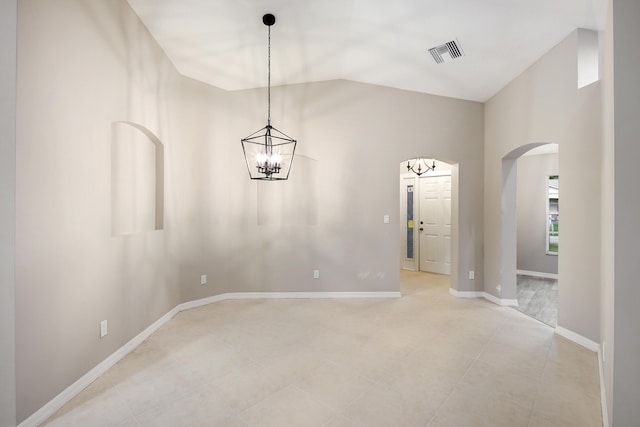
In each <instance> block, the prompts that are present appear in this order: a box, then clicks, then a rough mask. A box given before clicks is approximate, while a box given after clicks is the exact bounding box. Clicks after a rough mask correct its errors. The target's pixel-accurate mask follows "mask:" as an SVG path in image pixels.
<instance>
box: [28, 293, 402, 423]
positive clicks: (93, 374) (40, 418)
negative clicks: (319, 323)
mask: <svg viewBox="0 0 640 427" xmlns="http://www.w3.org/2000/svg"><path fill="white" fill-rule="evenodd" d="M400 296H401V294H400V292H236V293H227V294H221V295H215V296H212V297H207V298H202V299H199V300H194V301H189V302H185V303H182V304H178V305H177V306H176V307H174V308H173V309H171V310H170V311H169V312H168V313H167V314H165V315H164V316H162V317H161V318H160V319H158V320H156V321H155V322H153V324H151V325H150V326H149V327H147V328H146V329H145V330H143V331H142V332H140V333H139V334H138V335H136V336H135V337H134V338H133V339H131V341H129V342H127V343H126V344H125V345H123V346H122V347H120V348H119V349H118V350H116V351H115V352H114V353H112V354H111V355H110V356H109V357H107V358H106V359H104V360H103V361H102V362H100V363H99V364H98V365H97V366H96V367H94V368H93V369H91V370H90V371H89V372H87V373H86V374H84V375H83V376H82V377H80V379H78V380H77V381H76V382H74V383H73V384H71V385H70V386H69V387H67V388H66V389H65V390H64V391H62V393H60V394H58V395H57V396H56V397H54V398H53V399H51V400H50V401H49V402H48V403H46V404H45V405H44V406H43V407H42V408H40V409H38V410H37V411H36V412H35V413H33V414H32V415H31V416H30V417H29V418H27V419H26V420H24V421H23V422H21V423H20V424H19V425H18V426H17V427H37V426H38V425H39V424H41V423H43V422H44V421H45V420H46V419H47V418H49V417H50V416H51V415H53V414H54V413H55V412H56V411H57V410H58V409H60V408H62V407H63V406H64V405H65V404H67V403H68V402H69V401H70V400H71V399H73V398H74V397H76V396H77V395H78V394H79V393H80V392H81V391H82V390H84V389H85V388H86V387H88V386H89V384H91V383H92V382H94V381H95V380H97V379H98V377H100V375H102V374H104V373H105V372H106V371H107V370H109V368H111V367H113V366H114V365H115V364H116V363H118V362H119V361H120V360H122V359H123V358H124V357H125V356H126V355H127V354H129V353H131V352H132V351H133V350H134V349H135V348H136V347H138V346H139V345H140V344H142V342H143V341H144V340H146V339H147V338H149V337H150V336H151V335H152V334H153V333H154V332H156V331H157V330H158V329H160V328H161V327H162V326H163V325H164V324H165V323H167V322H168V321H169V320H171V318H172V317H173V316H175V315H176V314H178V313H179V312H181V311H185V310H190V309H192V308H196V307H200V306H203V305H207V304H211V303H214V302H220V301H224V300H233V299H285V298H298V299H304V298H308V299H319V298H326V299H330V298H399V297H400Z"/></svg>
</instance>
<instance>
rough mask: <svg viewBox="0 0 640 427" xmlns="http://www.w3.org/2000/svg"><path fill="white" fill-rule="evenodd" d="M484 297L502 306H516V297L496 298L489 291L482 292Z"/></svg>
mask: <svg viewBox="0 0 640 427" xmlns="http://www.w3.org/2000/svg"><path fill="white" fill-rule="evenodd" d="M484 299H486V300H488V301H491V302H492V303H494V304H498V305H501V306H503V307H518V300H517V299H504V298H498V297H496V296H495V295H491V294H490V293H489V292H484Z"/></svg>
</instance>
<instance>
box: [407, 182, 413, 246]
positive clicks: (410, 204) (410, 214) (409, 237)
mask: <svg viewBox="0 0 640 427" xmlns="http://www.w3.org/2000/svg"><path fill="white" fill-rule="evenodd" d="M406 257H407V259H413V185H407V251H406Z"/></svg>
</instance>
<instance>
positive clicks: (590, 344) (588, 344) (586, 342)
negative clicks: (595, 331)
mask: <svg viewBox="0 0 640 427" xmlns="http://www.w3.org/2000/svg"><path fill="white" fill-rule="evenodd" d="M556 334H558V335H560V336H562V337H565V338H566V339H568V340H570V341H573V342H574V343H576V344H580V345H581V346H583V347H584V348H586V349H587V350H591V351H593V352H596V353H597V352H598V351H599V350H600V346H599V345H598V343H596V342H594V341H591V340H590V339H589V338H585V337H583V336H582V335H580V334H576V333H575V332H573V331H570V330H569V329H566V328H563V327H562V326H560V325H558V326H556Z"/></svg>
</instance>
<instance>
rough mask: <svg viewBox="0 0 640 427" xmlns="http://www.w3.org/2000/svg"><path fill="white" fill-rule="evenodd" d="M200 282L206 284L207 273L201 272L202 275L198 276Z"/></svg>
mask: <svg viewBox="0 0 640 427" xmlns="http://www.w3.org/2000/svg"><path fill="white" fill-rule="evenodd" d="M200 284H201V285H206V284H207V275H206V274H203V275H202V276H200Z"/></svg>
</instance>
